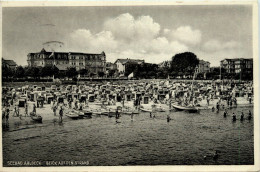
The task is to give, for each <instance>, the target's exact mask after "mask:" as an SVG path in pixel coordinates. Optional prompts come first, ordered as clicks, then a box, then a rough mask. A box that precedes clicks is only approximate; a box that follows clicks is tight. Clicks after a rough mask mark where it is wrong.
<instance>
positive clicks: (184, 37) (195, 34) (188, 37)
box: [164, 26, 201, 45]
mask: <svg viewBox="0 0 260 172" xmlns="http://www.w3.org/2000/svg"><path fill="white" fill-rule="evenodd" d="M164 32H165V33H166V34H170V37H171V39H173V40H178V41H181V42H182V43H185V44H189V45H196V44H198V43H200V42H201V32H200V30H192V28H191V27H190V26H180V27H178V28H177V29H176V30H172V31H169V30H168V29H166V30H164Z"/></svg>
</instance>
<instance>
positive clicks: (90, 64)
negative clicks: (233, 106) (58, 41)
mask: <svg viewBox="0 0 260 172" xmlns="http://www.w3.org/2000/svg"><path fill="white" fill-rule="evenodd" d="M27 57H28V58H27V62H28V66H29V67H38V66H41V67H44V66H54V65H55V66H56V67H57V68H58V69H59V70H66V69H67V68H70V67H74V68H76V70H81V69H87V70H88V71H89V73H94V74H98V72H105V71H106V55H105V53H104V52H102V53H101V54H90V53H79V52H48V51H46V50H45V49H42V50H41V51H40V52H37V53H29V54H28V55H27Z"/></svg>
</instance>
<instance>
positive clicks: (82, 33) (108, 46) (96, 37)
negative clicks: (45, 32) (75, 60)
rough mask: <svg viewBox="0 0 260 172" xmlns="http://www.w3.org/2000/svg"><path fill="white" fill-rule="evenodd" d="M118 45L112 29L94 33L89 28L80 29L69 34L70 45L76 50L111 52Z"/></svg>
mask: <svg viewBox="0 0 260 172" xmlns="http://www.w3.org/2000/svg"><path fill="white" fill-rule="evenodd" d="M117 46H118V45H117V41H116V40H115V39H114V37H113V35H112V33H111V32H110V31H102V32H99V33H97V34H92V33H91V32H90V31H89V30H87V29H78V30H75V31H73V32H72V33H71V34H70V35H69V47H70V49H73V50H74V51H83V52H85V51H91V52H101V51H107V52H110V51H114V50H115V49H116V48H117Z"/></svg>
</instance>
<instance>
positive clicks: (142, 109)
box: [140, 107, 152, 112]
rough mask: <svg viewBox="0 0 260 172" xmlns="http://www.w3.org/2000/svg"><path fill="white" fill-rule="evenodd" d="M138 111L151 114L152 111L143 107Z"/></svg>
mask: <svg viewBox="0 0 260 172" xmlns="http://www.w3.org/2000/svg"><path fill="white" fill-rule="evenodd" d="M140 110H141V111H143V112H152V109H146V108H144V107H140Z"/></svg>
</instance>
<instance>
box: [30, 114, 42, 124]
mask: <svg viewBox="0 0 260 172" xmlns="http://www.w3.org/2000/svg"><path fill="white" fill-rule="evenodd" d="M31 118H32V120H33V121H35V122H40V123H42V117H41V116H40V115H33V116H31Z"/></svg>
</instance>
